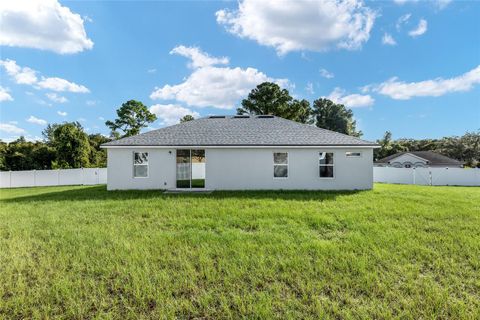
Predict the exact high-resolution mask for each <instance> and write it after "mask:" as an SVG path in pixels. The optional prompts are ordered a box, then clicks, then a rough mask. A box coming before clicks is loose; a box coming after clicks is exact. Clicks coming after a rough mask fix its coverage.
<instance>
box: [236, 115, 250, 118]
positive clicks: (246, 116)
mask: <svg viewBox="0 0 480 320" xmlns="http://www.w3.org/2000/svg"><path fill="white" fill-rule="evenodd" d="M233 118H234V119H248V118H250V116H248V115H236V116H233Z"/></svg>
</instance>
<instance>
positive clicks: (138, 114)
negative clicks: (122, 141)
mask: <svg viewBox="0 0 480 320" xmlns="http://www.w3.org/2000/svg"><path fill="white" fill-rule="evenodd" d="M155 120H157V116H156V115H155V114H153V113H151V112H150V111H149V110H148V108H147V107H146V106H145V105H144V104H143V103H141V102H140V101H136V100H129V101H127V102H125V103H123V104H122V106H121V107H120V108H119V109H117V119H115V120H114V121H110V120H108V121H107V122H105V125H106V126H107V127H109V128H110V130H111V131H112V132H111V135H112V137H115V138H120V137H122V138H123V137H129V136H134V135H136V134H139V133H140V130H141V129H142V128H145V127H147V125H148V124H149V123H151V122H154V121H155ZM118 130H121V131H123V134H122V135H121V134H120V133H119V132H118Z"/></svg>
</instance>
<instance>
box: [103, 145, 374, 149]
mask: <svg viewBox="0 0 480 320" xmlns="http://www.w3.org/2000/svg"><path fill="white" fill-rule="evenodd" d="M100 148H102V149H318V148H331V149H347V148H348V149H368V148H372V149H378V148H380V146H361V145H351V146H349V145H345V146H329V145H318V146H280V145H279V146H138V145H137V146H133V145H132V146H101V147H100Z"/></svg>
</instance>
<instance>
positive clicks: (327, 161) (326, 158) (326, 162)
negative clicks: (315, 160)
mask: <svg viewBox="0 0 480 320" xmlns="http://www.w3.org/2000/svg"><path fill="white" fill-rule="evenodd" d="M333 166H334V163H333V152H320V153H319V174H320V178H333Z"/></svg>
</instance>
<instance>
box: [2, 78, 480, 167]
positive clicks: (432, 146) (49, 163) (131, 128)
mask: <svg viewBox="0 0 480 320" xmlns="http://www.w3.org/2000/svg"><path fill="white" fill-rule="evenodd" d="M116 113H117V117H116V119H114V120H112V121H111V120H108V121H106V122H105V125H106V126H107V127H108V128H109V129H110V137H106V136H104V135H102V134H99V133H96V134H87V133H86V132H85V130H84V128H83V127H82V125H81V124H80V123H78V122H64V123H60V124H58V123H56V124H49V125H48V126H47V127H46V128H45V130H43V132H42V135H43V141H35V142H31V141H27V140H26V139H25V138H24V137H20V138H19V139H17V140H15V141H12V142H10V143H5V142H2V141H1V140H0V170H3V171H5V170H32V169H37V170H41V169H68V168H81V167H84V168H87V167H106V164H107V163H106V161H107V156H106V150H105V149H101V148H100V145H101V144H103V143H106V142H108V141H111V140H112V139H119V138H123V137H128V136H132V135H136V134H139V133H140V131H141V129H142V128H145V127H147V126H148V124H149V123H152V122H154V121H155V120H156V119H157V117H156V115H155V114H153V113H151V112H150V111H149V110H148V108H147V107H146V106H145V105H144V104H143V103H142V102H140V101H136V100H129V101H127V102H125V103H123V104H122V106H121V107H120V108H118V109H117V111H116ZM237 114H239V115H244V114H249V115H275V116H278V117H282V118H285V119H289V120H293V121H297V122H300V123H304V124H310V125H315V126H317V127H319V128H324V129H328V130H332V131H336V132H340V133H343V134H347V135H351V136H355V137H361V136H362V132H361V131H359V130H357V128H356V122H355V119H354V117H353V112H352V110H350V109H348V108H347V107H346V106H344V105H342V104H337V103H334V102H333V101H331V100H329V99H325V98H319V99H316V100H314V101H313V103H312V105H310V102H309V101H307V100H305V99H302V100H298V99H294V98H293V97H292V96H291V95H290V93H289V92H288V90H287V89H282V88H281V87H280V86H278V85H277V84H275V83H271V82H264V83H262V84H259V85H258V86H257V87H256V88H254V89H253V90H252V91H251V92H250V93H249V94H248V96H247V97H246V98H245V99H243V100H242V102H241V106H240V107H239V108H238V109H237ZM191 120H194V118H193V116H191V115H186V116H184V117H182V118H181V119H179V121H180V122H186V121H191ZM377 143H378V144H379V145H380V146H381V147H380V148H379V149H376V150H375V154H374V157H375V159H380V158H383V157H386V156H389V155H391V154H395V153H397V152H401V151H434V152H438V153H441V154H443V155H446V156H448V157H451V158H454V159H458V160H461V161H465V162H466V164H467V165H468V166H478V167H480V151H479V150H480V131H478V132H473V133H468V132H467V133H466V134H465V135H463V136H461V137H445V138H442V139H424V140H414V139H398V140H392V134H391V133H390V132H386V133H385V135H384V137H383V138H382V139H379V140H377Z"/></svg>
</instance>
